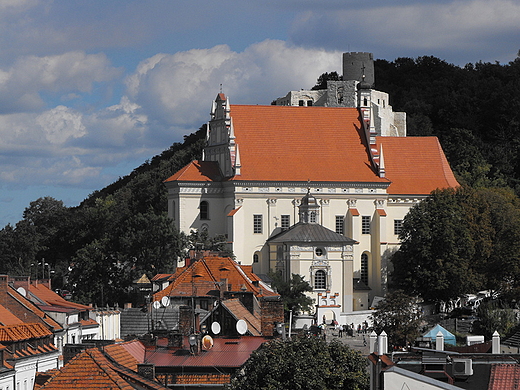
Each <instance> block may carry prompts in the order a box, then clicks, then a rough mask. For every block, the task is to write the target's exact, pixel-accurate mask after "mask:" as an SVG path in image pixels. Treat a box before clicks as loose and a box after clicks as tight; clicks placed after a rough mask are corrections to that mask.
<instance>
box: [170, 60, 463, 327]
mask: <svg viewBox="0 0 520 390" xmlns="http://www.w3.org/2000/svg"><path fill="white" fill-rule="evenodd" d="M354 62H355V63H357V64H358V65H359V69H361V68H362V66H363V67H367V66H365V65H366V64H365V63H364V62H363V61H362V62H356V61H354ZM367 65H368V64H367ZM347 76H348V74H347ZM348 77H350V76H348ZM352 77H353V76H352ZM366 80H367V79H366V78H364V77H361V79H360V80H351V81H352V83H351V84H352V85H353V87H352V88H351V89H350V90H349V91H351V92H349V96H350V97H349V98H348V100H349V101H352V102H353V103H352V104H351V103H348V104H347V103H345V104H343V103H342V104H341V105H340V104H336V105H335V104H331V105H328V106H327V105H325V104H324V105H323V106H318V105H316V104H313V105H312V106H311V107H309V106H308V105H307V106H305V105H304V106H300V105H298V106H292V105H289V104H288V105H270V106H261V105H231V104H230V99H229V97H228V96H226V95H225V94H223V93H219V94H218V95H217V97H216V99H215V101H214V102H213V106H212V109H211V116H210V121H209V122H208V127H207V128H208V131H207V145H206V147H205V149H204V152H203V157H202V159H201V160H200V161H192V162H191V163H189V164H188V165H186V166H185V167H183V168H182V169H181V170H179V171H178V172H176V173H175V174H174V175H172V176H171V177H169V178H167V179H166V181H165V185H166V187H167V189H168V214H169V216H170V218H172V219H173V221H174V223H175V225H176V227H177V228H178V229H179V230H180V231H183V232H185V233H187V234H189V233H190V231H191V230H206V231H207V232H208V234H209V235H210V236H214V235H217V234H219V235H225V236H226V240H227V241H228V242H229V246H230V248H229V249H230V250H232V251H233V253H234V254H235V256H236V258H237V259H238V260H239V261H240V262H241V263H242V264H247V265H252V267H253V271H254V272H255V273H256V274H258V275H261V274H268V273H269V271H271V270H273V271H274V270H275V268H276V265H277V264H278V267H282V268H284V269H286V270H289V269H290V270H291V271H290V272H298V273H299V274H300V275H301V276H303V277H304V278H305V280H307V281H309V282H310V283H311V284H312V285H313V286H315V287H314V292H313V293H314V295H315V296H317V295H318V294H320V293H321V294H322V295H323V294H327V295H326V296H327V300H329V301H330V300H331V299H333V300H334V301H335V302H336V305H339V311H340V313H344V314H348V313H355V312H356V311H360V310H367V309H368V308H369V307H370V302H372V301H373V299H374V298H376V297H379V296H384V294H385V292H386V285H387V277H388V271H389V269H391V264H390V261H389V259H390V257H391V255H392V254H393V253H394V251H395V250H397V248H398V247H399V238H398V236H399V233H400V231H401V227H402V221H403V218H404V216H405V215H406V214H407V212H408V210H409V209H410V208H411V207H412V206H413V205H415V204H417V203H418V202H420V201H421V200H422V199H424V198H425V197H427V196H428V195H429V194H430V192H431V191H433V190H435V189H437V188H447V187H456V186H458V183H457V181H456V179H455V177H454V175H453V173H452V171H451V169H450V167H449V165H448V162H447V160H446V157H445V155H444V153H443V151H442V148H441V146H440V144H439V141H438V139H437V138H436V137H408V136H406V129H405V125H404V119H403V118H404V117H403V115H400V114H399V115H396V114H397V113H393V111H391V106H390V105H389V104H388V96H385V95H383V93H382V92H381V93H379V91H375V90H374V89H373V88H372V85H371V83H370V82H369V81H366ZM348 81H349V80H344V81H342V83H347V82H348ZM344 90H345V89H344ZM291 104H292V103H291ZM307 193H310V194H311V195H312V196H313V197H314V198H315V199H316V207H317V208H318V211H319V213H318V214H316V215H318V217H317V218H318V219H317V220H316V223H318V224H319V225H321V226H323V227H324V228H327V229H329V230H332V231H333V232H336V233H338V234H340V235H344V236H345V237H346V239H348V240H352V242H356V244H355V245H352V248H351V249H352V251H351V252H349V253H348V254H347V253H345V257H344V258H343V260H342V261H344V262H345V264H344V265H345V272H348V274H347V275H344V276H343V277H342V278H344V279H338V278H335V276H337V273H336V272H333V264H336V262H337V258H332V257H331V258H329V254H330V255H331V256H333V257H337V256H338V253H339V252H341V251H342V249H340V248H342V247H343V246H344V244H341V245H339V246H334V245H333V244H332V243H327V245H328V246H323V244H324V243H316V244H314V245H313V244H312V243H308V245H307V247H306V249H305V251H300V252H299V253H297V252H294V253H293V254H290V253H289V252H287V251H286V252H285V253H284V254H283V255H282V254H280V253H278V252H276V251H274V250H273V249H274V248H276V247H277V246H276V245H274V244H275V242H274V241H272V240H273V237H276V236H277V235H278V234H279V233H281V232H283V231H285V230H287V229H289V228H290V227H291V226H293V225H294V224H295V223H296V222H298V216H299V205H300V203H301V201H302V198H303V197H304V196H305V195H306V194H307ZM347 245H349V244H347ZM294 246H296V245H294ZM349 250H350V248H349ZM280 255H282V256H285V257H284V258H283V259H282V260H281V259H280V258H279V256H280ZM289 256H292V257H290V258H289ZM300 259H301V261H300ZM280 261H282V262H285V263H288V262H290V264H291V265H290V266H289V265H288V264H285V265H284V266H282V265H281V264H280ZM308 263H312V264H313V265H312V266H307V264H308ZM304 264H305V265H304ZM298 269H299V271H297V270H298ZM317 270H322V271H323V272H325V274H326V275H328V274H330V275H332V277H330V278H325V286H323V281H322V280H323V274H322V273H321V272H317V273H316V272H314V271H317ZM286 277H290V274H289V273H287V274H286ZM346 279H348V280H349V281H348V282H346V283H344V280H346ZM350 286H352V288H350ZM354 288H356V290H354ZM345 289H346V290H345ZM332 297H333V298H332ZM329 303H330V302H329ZM335 312H336V310H334V311H332V312H331V313H335ZM337 320H338V321H339V322H340V323H342V322H343V321H344V322H343V323H347V322H349V321H348V320H347V318H346V316H345V315H342V317H341V318H337Z"/></svg>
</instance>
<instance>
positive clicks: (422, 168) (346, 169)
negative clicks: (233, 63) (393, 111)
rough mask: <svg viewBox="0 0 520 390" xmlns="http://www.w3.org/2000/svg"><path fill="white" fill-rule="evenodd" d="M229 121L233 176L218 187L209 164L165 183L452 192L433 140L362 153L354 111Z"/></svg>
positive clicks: (256, 109)
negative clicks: (379, 156) (377, 160)
mask: <svg viewBox="0 0 520 390" xmlns="http://www.w3.org/2000/svg"><path fill="white" fill-rule="evenodd" d="M230 116H231V119H232V123H233V129H234V135H235V142H236V144H237V145H238V150H239V156H240V166H241V168H240V175H236V176H234V177H232V178H227V179H224V178H222V173H221V172H220V170H219V166H218V164H217V163H216V162H214V161H193V162H191V163H190V164H188V165H187V166H185V167H184V168H182V169H181V170H179V171H178V172H177V173H175V174H174V175H173V176H171V177H170V178H168V179H167V180H166V182H174V181H221V180H245V181H291V182H295V181H296V182H298V181H299V182H302V183H307V182H308V181H309V180H310V181H312V182H359V183H368V182H370V183H378V184H380V185H381V186H384V187H388V192H389V193H390V194H403V195H420V194H422V195H425V194H429V193H430V192H431V191H433V190H435V189H437V188H446V187H455V186H458V183H457V181H456V179H455V177H454V175H453V172H452V171H451V169H450V167H449V165H448V163H447V160H446V157H445V156H444V153H443V151H442V148H441V147H440V144H439V142H438V140H437V138H436V137H377V142H376V145H375V146H374V145H367V143H366V141H365V138H366V137H365V135H364V134H363V130H362V123H361V120H360V116H359V111H358V110H357V109H356V108H333V107H290V106H258V105H257V106H252V105H231V108H230ZM374 147H375V148H376V149H379V150H378V153H381V148H382V149H383V150H382V151H383V155H384V166H385V177H380V176H378V174H377V173H376V169H375V167H374V165H373V163H372V160H371V157H370V155H371V152H370V150H369V149H372V148H374ZM266 156H269V158H266ZM281 166H283V168H284V169H279V167H281Z"/></svg>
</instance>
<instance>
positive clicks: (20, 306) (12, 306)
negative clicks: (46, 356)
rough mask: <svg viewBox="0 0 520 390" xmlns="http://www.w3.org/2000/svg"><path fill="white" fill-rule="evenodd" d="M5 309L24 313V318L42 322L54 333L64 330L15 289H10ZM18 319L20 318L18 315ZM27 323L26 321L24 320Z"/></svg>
mask: <svg viewBox="0 0 520 390" xmlns="http://www.w3.org/2000/svg"><path fill="white" fill-rule="evenodd" d="M4 304H5V307H6V309H7V310H9V311H10V312H11V313H19V312H20V313H22V312H23V315H24V318H26V320H27V321H29V322H35V321H38V322H41V323H42V324H45V325H46V326H48V327H50V328H52V329H53V330H54V331H59V330H62V329H63V328H62V326H61V325H60V324H58V323H57V322H56V321H54V320H53V319H52V318H51V317H49V316H48V315H47V314H45V313H44V312H43V311H42V310H40V309H39V308H38V306H36V305H35V304H33V303H32V302H31V301H30V300H28V299H27V298H25V297H24V296H23V295H21V294H20V293H18V292H17V291H16V290H15V289H14V288H12V287H8V290H7V295H6V300H5V302H4ZM17 317H18V318H20V316H19V315H18V314H17ZM24 321H25V320H24Z"/></svg>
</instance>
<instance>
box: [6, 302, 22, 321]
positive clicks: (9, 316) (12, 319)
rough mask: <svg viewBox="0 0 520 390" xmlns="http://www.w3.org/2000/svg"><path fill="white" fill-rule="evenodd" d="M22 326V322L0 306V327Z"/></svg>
mask: <svg viewBox="0 0 520 390" xmlns="http://www.w3.org/2000/svg"><path fill="white" fill-rule="evenodd" d="M17 324H23V321H22V320H21V319H19V318H18V317H16V316H15V315H14V314H13V313H11V312H10V311H9V310H7V309H6V308H5V307H3V306H2V305H0V325H17Z"/></svg>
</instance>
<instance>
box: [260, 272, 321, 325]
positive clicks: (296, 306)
mask: <svg viewBox="0 0 520 390" xmlns="http://www.w3.org/2000/svg"><path fill="white" fill-rule="evenodd" d="M270 276H271V278H272V280H273V282H272V286H273V287H274V288H275V289H276V291H277V292H278V294H280V296H281V298H282V301H283V304H284V317H285V321H286V322H288V321H289V313H290V312H291V311H292V312H293V315H295V316H296V315H298V314H301V313H302V312H307V311H310V310H311V309H312V305H313V303H314V300H313V299H312V298H311V297H309V296H307V295H305V293H306V292H308V291H312V287H311V285H310V284H309V283H308V282H307V281H305V279H304V277H303V276H301V275H299V274H292V275H291V279H289V280H285V279H284V277H283V275H282V274H281V273H279V272H272V273H271V274H270Z"/></svg>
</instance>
